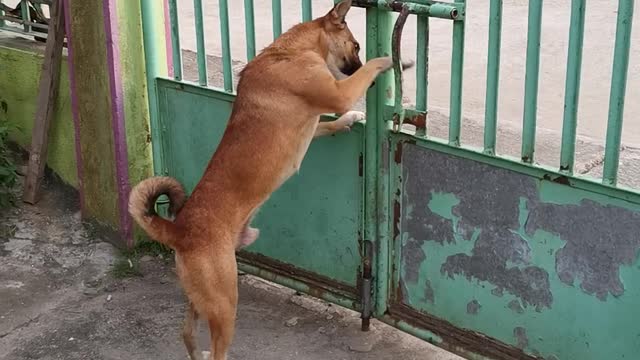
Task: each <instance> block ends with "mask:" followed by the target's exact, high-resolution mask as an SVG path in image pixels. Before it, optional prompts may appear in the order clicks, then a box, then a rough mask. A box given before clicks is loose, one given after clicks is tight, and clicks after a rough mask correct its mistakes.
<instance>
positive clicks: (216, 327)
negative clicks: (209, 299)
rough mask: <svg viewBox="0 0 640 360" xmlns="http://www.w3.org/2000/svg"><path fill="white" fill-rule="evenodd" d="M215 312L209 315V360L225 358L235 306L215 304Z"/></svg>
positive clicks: (234, 320)
mask: <svg viewBox="0 0 640 360" xmlns="http://www.w3.org/2000/svg"><path fill="white" fill-rule="evenodd" d="M216 308H217V310H218V311H217V313H216V314H215V315H214V316H210V317H209V335H210V336H211V353H210V357H209V360H227V353H228V352H229V347H230V346H231V342H232V340H233V335H234V332H235V322H236V306H235V305H234V306H231V304H229V305H223V303H218V304H216Z"/></svg>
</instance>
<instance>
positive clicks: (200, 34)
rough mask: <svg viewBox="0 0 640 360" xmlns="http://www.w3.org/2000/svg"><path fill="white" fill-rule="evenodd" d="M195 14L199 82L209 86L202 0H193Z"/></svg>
mask: <svg viewBox="0 0 640 360" xmlns="http://www.w3.org/2000/svg"><path fill="white" fill-rule="evenodd" d="M221 3H222V1H221ZM193 16H194V18H195V25H196V49H197V54H196V56H197V58H198V83H199V84H200V85H201V86H207V77H208V75H207V52H206V49H205V45H204V20H203V16H202V0H193ZM220 19H221V20H222V15H221V16H220Z"/></svg>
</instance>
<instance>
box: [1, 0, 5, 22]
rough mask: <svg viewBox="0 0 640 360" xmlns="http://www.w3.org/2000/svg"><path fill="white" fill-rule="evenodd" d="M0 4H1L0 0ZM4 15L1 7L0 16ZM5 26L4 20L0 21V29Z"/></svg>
mask: <svg viewBox="0 0 640 360" xmlns="http://www.w3.org/2000/svg"><path fill="white" fill-rule="evenodd" d="M0 4H2V0H0ZM4 15H6V14H5V13H4V10H2V6H0V16H4ZM4 26H5V22H4V19H0V28H3V27H4Z"/></svg>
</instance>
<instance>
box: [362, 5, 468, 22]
mask: <svg viewBox="0 0 640 360" xmlns="http://www.w3.org/2000/svg"><path fill="white" fill-rule="evenodd" d="M353 6H358V7H365V8H378V9H382V10H390V11H398V12H399V11H401V10H402V9H403V8H405V7H406V9H407V11H408V12H409V13H410V14H420V15H426V16H430V17H436V18H442V19H449V20H464V9H465V7H464V2H460V1H456V2H455V3H446V2H439V1H425V0H414V1H403V0H393V1H387V0H353Z"/></svg>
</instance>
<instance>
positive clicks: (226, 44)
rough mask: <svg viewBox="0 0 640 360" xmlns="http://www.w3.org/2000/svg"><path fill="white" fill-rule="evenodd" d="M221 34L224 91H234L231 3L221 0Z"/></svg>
mask: <svg viewBox="0 0 640 360" xmlns="http://www.w3.org/2000/svg"><path fill="white" fill-rule="evenodd" d="M219 5H220V36H221V37H222V76H223V78H224V91H226V92H233V69H232V64H231V39H230V37H231V34H230V33H229V4H228V2H227V0H220V4H219Z"/></svg>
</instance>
